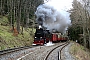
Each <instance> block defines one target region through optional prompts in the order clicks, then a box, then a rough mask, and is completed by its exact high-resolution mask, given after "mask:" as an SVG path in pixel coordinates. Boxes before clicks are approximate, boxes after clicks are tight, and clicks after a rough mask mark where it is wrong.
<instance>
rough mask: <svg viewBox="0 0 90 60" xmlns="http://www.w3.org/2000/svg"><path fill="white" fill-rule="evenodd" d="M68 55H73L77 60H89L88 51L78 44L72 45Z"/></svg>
mask: <svg viewBox="0 0 90 60" xmlns="http://www.w3.org/2000/svg"><path fill="white" fill-rule="evenodd" d="M70 53H71V54H72V55H74V56H75V57H76V58H77V60H90V52H89V50H87V49H86V48H84V47H83V46H82V45H80V44H78V43H75V42H74V43H73V45H72V46H71V48H70Z"/></svg>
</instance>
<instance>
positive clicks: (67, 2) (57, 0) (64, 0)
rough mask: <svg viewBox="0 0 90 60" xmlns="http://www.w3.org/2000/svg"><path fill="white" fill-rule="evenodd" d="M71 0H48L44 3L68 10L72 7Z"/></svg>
mask: <svg viewBox="0 0 90 60" xmlns="http://www.w3.org/2000/svg"><path fill="white" fill-rule="evenodd" d="M72 1H73V0H49V2H46V1H44V2H45V3H46V4H49V5H51V6H54V7H55V8H56V9H58V10H65V11H67V10H70V9H71V8H72Z"/></svg>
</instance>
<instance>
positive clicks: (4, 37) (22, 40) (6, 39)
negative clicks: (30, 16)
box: [0, 16, 35, 50]
mask: <svg viewBox="0 0 90 60" xmlns="http://www.w3.org/2000/svg"><path fill="white" fill-rule="evenodd" d="M4 21H7V18H6V17H1V16H0V23H3V24H4ZM5 23H6V22H5ZM10 29H11V28H10V26H4V25H0V50H5V49H9V48H14V47H21V46H30V45H31V44H32V43H33V36H34V32H35V29H33V30H32V29H31V28H27V29H25V28H24V31H23V35H22V34H18V36H13V32H11V31H10Z"/></svg>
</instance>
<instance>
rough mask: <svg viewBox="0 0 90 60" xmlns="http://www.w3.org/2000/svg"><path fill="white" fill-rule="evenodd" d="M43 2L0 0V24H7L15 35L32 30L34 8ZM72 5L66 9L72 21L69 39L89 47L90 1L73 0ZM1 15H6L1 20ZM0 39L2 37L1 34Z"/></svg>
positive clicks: (38, 0) (33, 25)
mask: <svg viewBox="0 0 90 60" xmlns="http://www.w3.org/2000/svg"><path fill="white" fill-rule="evenodd" d="M43 3H44V1H43V0H0V25H1V26H2V25H3V26H9V27H10V28H11V30H12V32H15V34H14V35H15V36H16V35H17V34H23V33H24V32H23V31H24V29H26V30H27V29H28V28H31V29H32V30H33V28H35V26H36V21H35V11H36V8H37V6H38V5H40V4H43ZM72 7H73V8H72V9H71V10H69V11H68V12H70V13H71V15H70V18H71V22H72V25H71V26H70V27H69V28H68V36H69V39H70V40H73V41H76V40H77V41H78V43H80V44H81V45H83V46H84V47H86V48H88V49H90V1H89V0H81V1H79V0H73V2H72ZM3 16H5V17H7V20H2V21H1V18H2V17H3ZM0 29H2V28H0ZM14 30H15V31H14ZM0 33H1V31H0ZM0 39H2V37H1V36H0Z"/></svg>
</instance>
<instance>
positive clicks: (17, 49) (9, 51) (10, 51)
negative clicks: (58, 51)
mask: <svg viewBox="0 0 90 60" xmlns="http://www.w3.org/2000/svg"><path fill="white" fill-rule="evenodd" d="M32 47H33V46H24V47H18V48H12V49H6V50H2V51H0V56H1V55H4V54H8V53H12V52H16V51H20V50H24V49H29V48H32Z"/></svg>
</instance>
